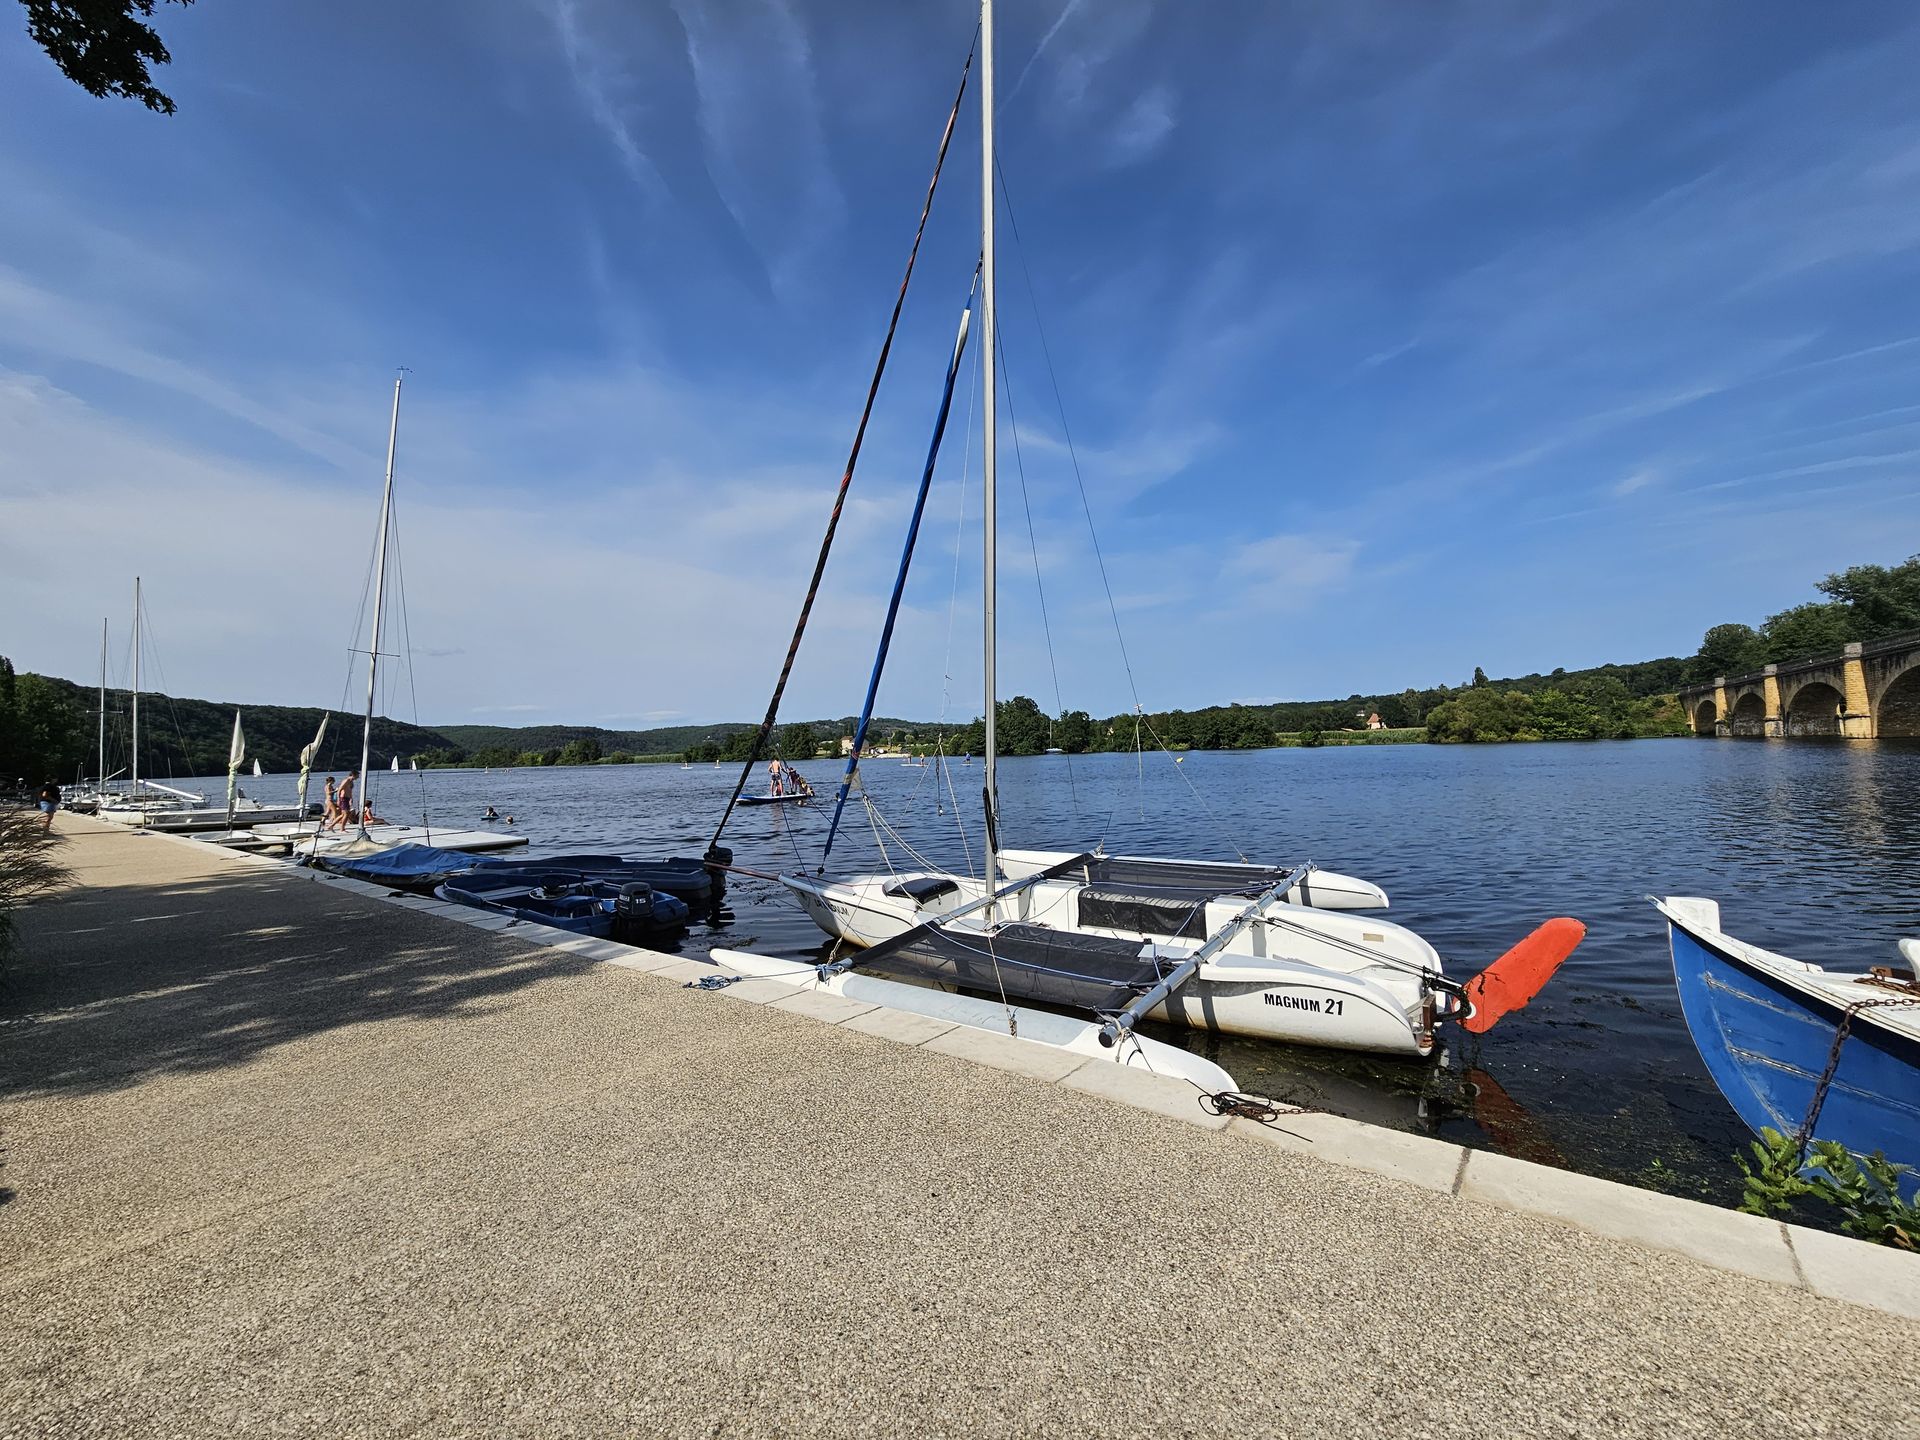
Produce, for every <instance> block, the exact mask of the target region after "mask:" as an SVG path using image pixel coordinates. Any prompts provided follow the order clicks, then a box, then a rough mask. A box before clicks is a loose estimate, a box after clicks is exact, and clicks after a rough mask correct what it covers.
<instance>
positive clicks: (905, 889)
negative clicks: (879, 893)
mask: <svg viewBox="0 0 1920 1440" xmlns="http://www.w3.org/2000/svg"><path fill="white" fill-rule="evenodd" d="M959 888H960V886H959V884H958V883H957V882H956V881H953V880H949V879H948V878H947V877H946V876H944V875H915V876H913V877H911V878H910V879H906V880H896V881H894V882H893V883H892V884H891V885H889V886H887V889H886V893H887V894H889V895H898V896H901V897H903V898H905V899H908V900H911V901H913V902H914V904H916V905H924V904H926V903H927V901H929V900H938V899H939V898H940V897H941V896H942V895H951V894H952V893H953V892H954V891H956V890H958V889H959Z"/></svg>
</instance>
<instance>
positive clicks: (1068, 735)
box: [1053, 710, 1093, 755]
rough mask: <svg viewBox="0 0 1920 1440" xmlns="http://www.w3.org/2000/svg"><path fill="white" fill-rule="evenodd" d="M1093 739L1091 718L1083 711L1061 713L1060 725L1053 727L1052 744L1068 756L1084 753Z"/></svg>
mask: <svg viewBox="0 0 1920 1440" xmlns="http://www.w3.org/2000/svg"><path fill="white" fill-rule="evenodd" d="M1092 738H1093V717H1092V716H1090V715H1088V714H1087V712H1086V711H1084V710H1066V711H1063V712H1061V715H1060V723H1059V724H1058V725H1055V726H1054V727H1053V743H1054V744H1056V745H1058V746H1059V747H1060V748H1061V749H1062V750H1064V751H1066V752H1067V753H1068V754H1069V755H1079V754H1082V753H1084V752H1085V751H1086V748H1087V746H1088V744H1089V743H1091V741H1092Z"/></svg>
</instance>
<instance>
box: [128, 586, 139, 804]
mask: <svg viewBox="0 0 1920 1440" xmlns="http://www.w3.org/2000/svg"><path fill="white" fill-rule="evenodd" d="M128 793H130V794H131V795H132V796H133V798H134V799H135V800H138V799H139V798H140V577H139V576H138V575H136V576H134V577H133V784H132V785H131V786H130V787H129V792H128Z"/></svg>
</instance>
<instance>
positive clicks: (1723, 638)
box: [1688, 624, 1767, 685]
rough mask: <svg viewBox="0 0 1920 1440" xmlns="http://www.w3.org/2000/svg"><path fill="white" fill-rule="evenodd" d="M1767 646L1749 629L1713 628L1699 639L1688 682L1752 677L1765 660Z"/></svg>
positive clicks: (1754, 631) (1750, 627) (1734, 627)
mask: <svg viewBox="0 0 1920 1440" xmlns="http://www.w3.org/2000/svg"><path fill="white" fill-rule="evenodd" d="M1766 654H1767V646H1766V642H1765V641H1764V640H1762V639H1761V638H1760V632H1759V631H1758V630H1755V629H1754V628H1753V627H1752V626H1751V625H1737V624H1735V625H1715V626H1714V627H1713V628H1712V629H1711V630H1709V631H1707V633H1706V634H1705V635H1704V636H1703V637H1702V638H1701V641H1700V649H1699V650H1698V651H1697V652H1696V653H1695V654H1694V657H1693V663H1692V664H1691V665H1690V666H1689V667H1688V675H1689V678H1691V679H1692V680H1694V681H1695V682H1696V683H1698V684H1702V685H1705V684H1710V683H1711V682H1712V681H1714V680H1717V679H1719V678H1720V677H1721V676H1723V675H1751V674H1752V673H1753V672H1754V671H1756V670H1758V669H1759V668H1760V667H1761V666H1762V665H1764V664H1766V663H1767V660H1766Z"/></svg>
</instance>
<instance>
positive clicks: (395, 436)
mask: <svg viewBox="0 0 1920 1440" xmlns="http://www.w3.org/2000/svg"><path fill="white" fill-rule="evenodd" d="M404 379H406V376H404V375H396V376H395V377H394V380H393V423H392V425H391V426H389V427H388V430H387V488H386V491H385V493H384V494H383V495H382V496H381V500H380V554H379V559H378V560H376V561H375V562H374V571H373V643H372V644H371V645H370V646H369V647H368V649H367V720H366V724H365V726H364V727H363V728H362V729H361V731H360V815H359V817H358V818H359V823H360V834H361V835H362V836H363V837H364V836H365V835H366V833H367V820H366V816H367V805H368V801H369V799H370V798H371V797H370V796H369V794H368V791H369V790H370V789H371V788H372V785H373V776H372V775H371V773H369V771H368V768H367V767H368V762H369V761H370V760H371V759H372V758H373V754H372V752H373V703H374V687H375V686H376V684H377V683H378V681H379V678H380V618H381V612H382V611H383V610H385V609H386V599H387V531H388V528H389V527H390V526H391V524H392V522H393V452H394V448H395V446H396V445H397V444H398V443H399V440H400V382H401V381H402V380H404Z"/></svg>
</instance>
